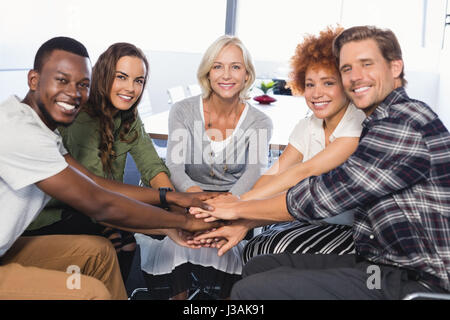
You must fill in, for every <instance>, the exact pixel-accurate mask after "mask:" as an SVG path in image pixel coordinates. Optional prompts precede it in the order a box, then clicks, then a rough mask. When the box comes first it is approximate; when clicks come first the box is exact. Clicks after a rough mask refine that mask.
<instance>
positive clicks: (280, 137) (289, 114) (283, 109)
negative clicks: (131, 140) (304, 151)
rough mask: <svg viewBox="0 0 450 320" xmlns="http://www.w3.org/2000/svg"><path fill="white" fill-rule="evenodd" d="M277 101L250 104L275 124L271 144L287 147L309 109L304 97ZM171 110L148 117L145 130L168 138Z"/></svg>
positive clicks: (155, 135)
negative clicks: (290, 137)
mask: <svg viewBox="0 0 450 320" xmlns="http://www.w3.org/2000/svg"><path fill="white" fill-rule="evenodd" d="M273 97H274V98H275V99H277V101H275V102H273V103H271V104H270V105H261V104H259V103H258V102H256V101H255V100H253V99H251V100H249V103H250V104H251V105H253V106H254V107H256V108H257V109H258V110H261V111H262V112H264V113H265V114H266V115H267V116H268V117H269V118H270V119H272V122H273V134H272V138H271V139H270V144H278V145H287V144H288V142H289V136H290V134H291V132H292V130H294V127H295V125H296V124H297V123H298V122H299V121H300V119H303V118H304V117H306V115H307V114H308V111H309V108H308V106H307V105H306V102H305V99H304V98H303V97H295V96H284V95H274V96H273ZM168 119H169V110H167V111H164V112H160V113H157V114H154V115H151V116H148V117H146V118H144V119H142V121H143V122H144V126H145V130H146V131H147V132H148V133H150V134H151V135H152V136H153V137H156V138H157V137H158V135H159V136H160V137H166V136H167V134H168V133H169V128H168Z"/></svg>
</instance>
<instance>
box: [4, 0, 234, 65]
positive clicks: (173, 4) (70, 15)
mask: <svg viewBox="0 0 450 320" xmlns="http://www.w3.org/2000/svg"><path fill="white" fill-rule="evenodd" d="M0 12H2V19H0V30H1V32H0V41H1V46H0V69H6V68H8V69H10V68H21V67H22V68H27V67H29V66H30V62H32V60H33V57H34V54H35V52H36V50H37V48H38V47H39V46H40V45H41V44H42V43H43V42H44V41H46V40H48V39H50V38H51V37H54V36H59V35H65V36H70V37H74V38H76V39H77V40H80V41H81V42H82V43H83V44H85V45H86V47H87V48H88V50H89V53H90V54H91V57H92V58H93V61H95V60H96V58H97V57H98V55H99V54H100V53H101V52H103V51H104V50H105V49H106V48H107V47H108V46H109V45H110V44H112V43H114V42H119V41H126V42H131V43H133V44H135V45H136V46H138V47H140V48H142V49H143V50H146V51H147V50H162V51H184V52H203V51H204V50H205V49H206V48H207V46H208V45H209V44H210V43H211V42H212V41H214V40H215V39H216V38H217V37H219V36H220V35H222V34H224V32H225V16H226V0H214V1H211V0H192V1H186V0H164V1H160V0H146V1H141V0H126V1H123V0H108V1H97V0H95V1H93V0H76V1H75V0H65V1H60V0H40V1H35V0H15V1H1V3H0ZM8 30H11V31H13V32H7V31H8Z"/></svg>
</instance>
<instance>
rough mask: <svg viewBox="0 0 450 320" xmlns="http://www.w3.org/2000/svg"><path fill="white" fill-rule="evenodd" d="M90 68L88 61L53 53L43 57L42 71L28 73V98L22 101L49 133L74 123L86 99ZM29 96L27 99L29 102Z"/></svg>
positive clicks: (71, 55) (56, 52)
mask: <svg viewBox="0 0 450 320" xmlns="http://www.w3.org/2000/svg"><path fill="white" fill-rule="evenodd" d="M90 81H91V65H90V61H89V59H88V58H85V57H82V56H79V55H76V54H73V53H70V52H67V51H63V50H54V51H53V52H52V53H51V54H50V55H49V56H48V58H46V60H45V62H44V64H43V66H42V68H41V71H40V72H38V71H36V70H31V71H30V72H29V74H28V84H29V87H30V95H27V98H26V99H25V102H26V103H28V104H29V105H30V106H31V107H32V108H33V109H34V110H35V111H36V113H37V114H38V115H39V117H40V118H41V119H42V121H43V122H44V123H45V124H46V125H47V126H48V127H49V128H50V129H52V130H54V129H55V128H56V127H57V126H58V125H64V126H67V125H69V124H71V123H72V122H73V121H74V120H75V117H76V115H77V114H78V111H79V109H80V106H82V105H83V104H84V103H85V102H86V101H87V99H88V97H89V85H90ZM28 97H29V98H30V99H28Z"/></svg>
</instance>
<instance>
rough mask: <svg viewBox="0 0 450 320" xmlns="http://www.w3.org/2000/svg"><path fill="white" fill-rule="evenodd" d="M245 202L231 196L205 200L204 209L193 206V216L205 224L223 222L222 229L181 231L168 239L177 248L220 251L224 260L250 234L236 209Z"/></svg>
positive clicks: (221, 194) (226, 194) (171, 231)
mask: <svg viewBox="0 0 450 320" xmlns="http://www.w3.org/2000/svg"><path fill="white" fill-rule="evenodd" d="M240 202H241V200H240V199H239V197H237V196H234V195H232V194H230V193H216V194H214V196H213V197H212V198H209V199H207V200H204V201H203V203H202V205H201V206H198V207H195V206H191V207H190V208H189V211H188V212H189V214H191V215H193V216H195V218H197V219H203V220H204V221H205V222H217V221H218V220H220V221H222V220H225V221H223V224H222V226H220V227H217V228H211V229H209V230H205V231H199V232H195V233H191V232H187V231H185V230H180V229H176V230H175V229H172V230H169V232H168V233H167V235H168V236H169V237H170V238H171V239H172V240H173V241H174V242H175V243H177V244H179V245H181V246H185V247H189V248H196V249H197V248H202V247H206V248H217V249H218V251H217V254H218V255H219V256H222V255H223V254H225V253H226V252H227V251H228V250H230V249H231V248H232V247H234V246H235V245H236V244H238V243H239V242H240V241H241V240H242V239H243V238H244V237H245V235H246V234H247V232H248V230H249V227H247V226H246V223H245V222H244V221H242V220H240V219H237V216H236V214H235V212H236V211H235V208H236V206H237V205H238V204H239V203H240Z"/></svg>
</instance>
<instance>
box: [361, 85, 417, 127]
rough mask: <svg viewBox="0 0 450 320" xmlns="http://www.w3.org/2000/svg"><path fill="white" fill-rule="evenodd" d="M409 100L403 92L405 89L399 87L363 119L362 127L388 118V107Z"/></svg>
mask: <svg viewBox="0 0 450 320" xmlns="http://www.w3.org/2000/svg"><path fill="white" fill-rule="evenodd" d="M408 100H411V99H410V98H409V97H408V94H407V93H406V91H405V88H403V87H399V88H397V89H395V90H393V91H392V92H391V93H390V94H388V96H387V97H386V98H385V99H384V100H383V102H381V103H380V105H379V106H378V107H377V108H376V109H375V110H374V111H373V113H372V114H371V115H370V116H368V117H367V118H366V119H364V121H363V123H362V126H363V127H367V126H368V125H369V123H371V122H372V121H376V120H381V119H384V118H387V117H388V116H389V108H390V106H392V105H394V104H397V103H402V102H405V101H408Z"/></svg>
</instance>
